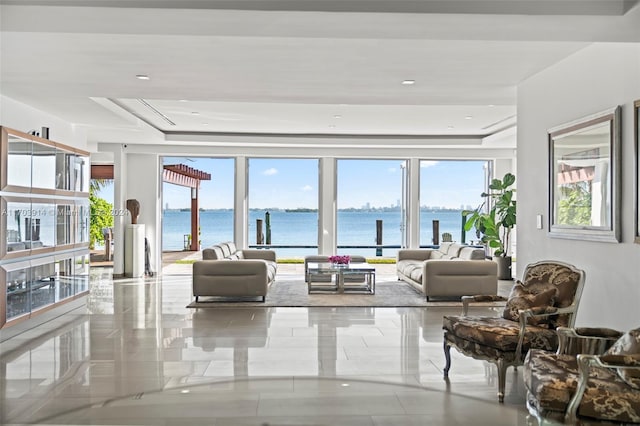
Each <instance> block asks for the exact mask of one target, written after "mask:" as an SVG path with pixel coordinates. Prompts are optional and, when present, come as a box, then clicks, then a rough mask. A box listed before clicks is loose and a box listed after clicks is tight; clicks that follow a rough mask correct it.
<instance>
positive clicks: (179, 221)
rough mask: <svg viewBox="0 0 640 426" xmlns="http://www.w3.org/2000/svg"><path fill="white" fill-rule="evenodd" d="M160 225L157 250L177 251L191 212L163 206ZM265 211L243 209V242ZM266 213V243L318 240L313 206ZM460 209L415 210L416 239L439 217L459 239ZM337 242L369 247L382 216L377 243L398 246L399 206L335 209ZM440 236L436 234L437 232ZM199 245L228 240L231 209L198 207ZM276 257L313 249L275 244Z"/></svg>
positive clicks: (252, 238)
mask: <svg viewBox="0 0 640 426" xmlns="http://www.w3.org/2000/svg"><path fill="white" fill-rule="evenodd" d="M162 213H163V227H162V242H163V243H162V249H163V250H164V251H173V250H183V249H184V248H185V243H186V239H187V236H188V235H189V234H190V232H191V229H190V227H191V212H190V211H189V210H171V209H169V210H164V211H163V212H162ZM265 213H266V210H250V212H249V231H248V232H249V245H252V244H255V242H256V220H257V219H262V220H263V230H262V232H263V234H266V225H265ZM269 213H270V223H271V244H272V245H296V246H300V245H306V246H317V244H318V213H317V212H315V211H311V212H309V211H285V210H272V211H269ZM461 213H462V212H461V211H460V210H431V211H426V210H423V211H421V214H420V244H421V245H430V244H432V243H433V232H432V221H433V220H438V221H439V222H440V235H442V233H445V232H448V233H450V234H451V235H452V236H453V240H454V241H458V242H459V241H461V227H462V215H461ZM337 220H338V222H337V226H338V246H354V245H359V246H363V245H364V246H372V245H375V243H376V220H382V221H383V233H382V244H383V245H396V246H399V245H400V242H401V231H400V224H401V215H400V211H370V210H345V211H342V210H340V211H338V218H337ZM440 238H441V237H440ZM470 239H473V240H476V238H475V234H474V233H473V232H470V233H467V242H469V240H470ZM199 240H200V241H201V247H202V248H206V247H209V246H212V245H214V244H217V243H220V242H224V241H233V211H231V210H202V211H201V212H200V236H199ZM274 250H275V251H276V253H277V256H278V257H280V258H292V257H304V256H306V255H310V254H317V252H318V249H317V248H275V249H274ZM397 250H398V249H397V248H386V249H383V252H382V256H383V257H395V256H396V253H397ZM338 253H339V254H359V255H363V256H366V257H375V256H376V249H375V248H341V249H338Z"/></svg>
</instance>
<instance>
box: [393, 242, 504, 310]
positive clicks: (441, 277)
mask: <svg viewBox="0 0 640 426" xmlns="http://www.w3.org/2000/svg"><path fill="white" fill-rule="evenodd" d="M396 269H397V273H398V279H399V280H402V281H405V282H407V283H409V284H411V285H412V286H413V287H414V288H415V289H417V290H418V291H420V292H422V293H423V294H424V295H425V297H426V298H427V300H429V298H430V297H461V296H465V295H469V294H492V295H495V294H497V292H498V265H497V264H496V263H495V262H493V261H491V260H486V259H485V252H484V249H481V248H477V247H471V246H466V245H462V244H456V243H452V242H443V243H442V244H440V246H439V247H438V248H434V249H430V248H426V249H402V250H398V255H397V262H396Z"/></svg>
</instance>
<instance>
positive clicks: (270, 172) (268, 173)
mask: <svg viewBox="0 0 640 426" xmlns="http://www.w3.org/2000/svg"><path fill="white" fill-rule="evenodd" d="M262 174H263V175H265V176H273V175H277V174H278V169H275V168H273V167H272V168H270V169H267V170H265V171H264V172H262Z"/></svg>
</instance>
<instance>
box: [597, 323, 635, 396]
mask: <svg viewBox="0 0 640 426" xmlns="http://www.w3.org/2000/svg"><path fill="white" fill-rule="evenodd" d="M605 355H625V358H626V359H624V360H621V363H624V364H626V365H640V328H636V329H635V330H631V331H629V332H628V333H625V334H624V335H623V336H622V337H620V338H619V339H618V340H617V341H616V343H614V344H613V346H612V347H611V348H609V350H608V351H607V352H606V353H605ZM618 375H619V376H620V378H621V379H622V380H624V381H625V382H626V383H627V384H628V385H629V386H633V387H634V388H635V389H638V390H640V370H631V369H626V368H621V369H619V370H618Z"/></svg>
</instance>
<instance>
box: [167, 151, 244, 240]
mask: <svg viewBox="0 0 640 426" xmlns="http://www.w3.org/2000/svg"><path fill="white" fill-rule="evenodd" d="M174 164H183V165H185V166H188V167H191V168H193V169H196V170H199V171H203V172H206V173H209V174H211V180H202V181H201V182H200V188H199V190H198V199H199V206H200V207H199V211H200V230H199V232H198V235H197V236H192V235H191V234H192V232H191V188H189V187H188V186H181V185H175V184H172V183H168V182H163V184H162V202H163V206H162V249H163V250H165V251H170V250H185V249H187V248H188V246H189V245H190V244H189V242H190V239H191V238H198V240H199V241H200V247H201V248H206V247H209V246H211V245H214V244H217V243H220V242H224V241H233V203H234V179H235V177H234V176H235V175H234V170H235V159H233V158H198V157H188V158H185V157H164V158H163V165H174Z"/></svg>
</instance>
